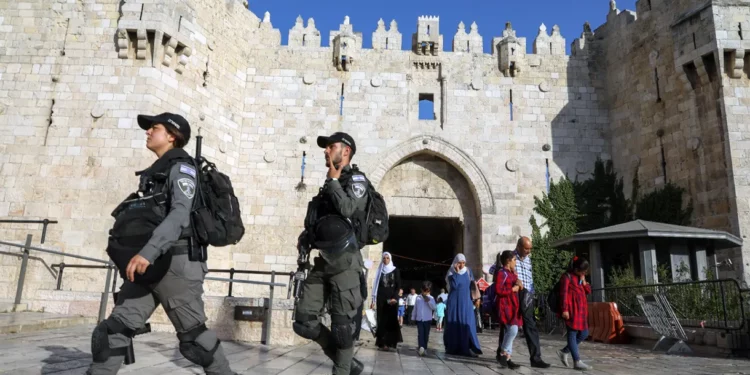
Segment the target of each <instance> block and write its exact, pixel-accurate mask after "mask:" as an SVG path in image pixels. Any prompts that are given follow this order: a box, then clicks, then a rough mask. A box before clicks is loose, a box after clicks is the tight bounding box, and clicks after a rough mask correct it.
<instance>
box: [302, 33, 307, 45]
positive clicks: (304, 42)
mask: <svg viewBox="0 0 750 375" xmlns="http://www.w3.org/2000/svg"><path fill="white" fill-rule="evenodd" d="M306 44H307V34H303V35H302V47H304V46H305V45H306Z"/></svg>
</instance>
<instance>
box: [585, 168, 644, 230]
mask: <svg viewBox="0 0 750 375" xmlns="http://www.w3.org/2000/svg"><path fill="white" fill-rule="evenodd" d="M573 186H574V188H575V193H576V203H577V205H578V210H579V212H580V213H581V215H580V216H579V218H578V220H577V225H578V230H579V231H581V232H585V231H589V230H593V229H598V228H603V227H607V226H610V225H615V224H621V223H625V222H628V221H630V220H632V217H633V215H632V212H633V207H632V206H633V205H632V203H631V200H629V199H627V198H625V193H624V192H623V182H622V179H621V178H618V177H617V173H616V172H615V169H614V166H613V164H612V161H611V160H608V161H606V163H605V162H603V161H602V160H601V159H597V160H596V162H595V163H594V173H593V174H592V175H591V178H589V179H588V180H586V181H583V182H578V181H576V182H575V183H574V184H573Z"/></svg>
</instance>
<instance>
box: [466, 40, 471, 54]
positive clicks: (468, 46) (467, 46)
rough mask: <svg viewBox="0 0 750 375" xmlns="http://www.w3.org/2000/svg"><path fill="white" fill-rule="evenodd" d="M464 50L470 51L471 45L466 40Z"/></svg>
mask: <svg viewBox="0 0 750 375" xmlns="http://www.w3.org/2000/svg"><path fill="white" fill-rule="evenodd" d="M466 52H471V45H470V44H469V41H468V40H467V41H466Z"/></svg>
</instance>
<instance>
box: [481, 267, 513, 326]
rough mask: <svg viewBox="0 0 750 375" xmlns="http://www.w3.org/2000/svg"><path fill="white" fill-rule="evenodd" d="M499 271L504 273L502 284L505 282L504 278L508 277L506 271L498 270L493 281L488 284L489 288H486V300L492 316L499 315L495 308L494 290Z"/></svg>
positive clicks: (495, 297) (495, 295)
mask: <svg viewBox="0 0 750 375" xmlns="http://www.w3.org/2000/svg"><path fill="white" fill-rule="evenodd" d="M500 273H504V274H505V278H503V282H502V284H505V280H507V279H508V273H506V272H503V270H500V271H498V273H497V275H496V276H495V281H494V282H493V283H492V285H490V287H489V288H487V292H486V293H487V294H486V295H487V300H488V301H489V303H490V305H491V306H490V309H491V311H492V316H494V317H496V318H497V317H498V316H499V315H500V311H498V310H497V292H496V291H495V284H497V276H500Z"/></svg>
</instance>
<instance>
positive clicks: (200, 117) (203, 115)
mask: <svg viewBox="0 0 750 375" xmlns="http://www.w3.org/2000/svg"><path fill="white" fill-rule="evenodd" d="M198 118H199V119H201V121H204V120H205V119H206V115H205V114H203V113H201V114H200V116H198Z"/></svg>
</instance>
